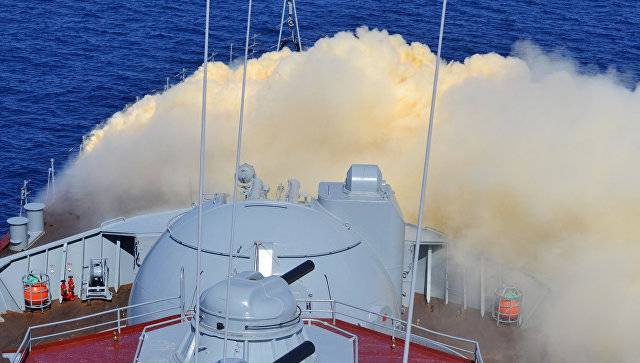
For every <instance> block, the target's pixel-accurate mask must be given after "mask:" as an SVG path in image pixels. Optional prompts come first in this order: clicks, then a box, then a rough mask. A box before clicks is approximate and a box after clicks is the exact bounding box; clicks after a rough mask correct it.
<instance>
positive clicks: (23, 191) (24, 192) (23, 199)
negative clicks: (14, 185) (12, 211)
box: [20, 180, 31, 217]
mask: <svg viewBox="0 0 640 363" xmlns="http://www.w3.org/2000/svg"><path fill="white" fill-rule="evenodd" d="M29 181H30V180H24V181H23V182H22V188H20V217H22V207H24V205H25V204H27V203H29V200H28V199H29V194H31V192H30V191H29Z"/></svg>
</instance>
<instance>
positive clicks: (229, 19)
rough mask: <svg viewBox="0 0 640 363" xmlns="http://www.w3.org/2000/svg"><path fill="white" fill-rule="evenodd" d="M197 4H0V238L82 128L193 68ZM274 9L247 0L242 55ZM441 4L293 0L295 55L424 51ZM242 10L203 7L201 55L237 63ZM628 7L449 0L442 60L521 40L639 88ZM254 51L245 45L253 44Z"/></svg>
mask: <svg viewBox="0 0 640 363" xmlns="http://www.w3.org/2000/svg"><path fill="white" fill-rule="evenodd" d="M204 4H205V2H204V0H201V1H167V0H164V1H163V0H136V1H130V0H126V1H125V0H110V1H69V0H52V1H17V0H0V232H4V231H6V229H7V226H6V223H5V220H6V219H7V218H8V217H10V216H13V215H16V214H17V213H18V210H19V196H20V187H21V185H22V181H23V180H25V179H28V180H31V182H30V186H31V189H32V196H35V195H36V194H37V192H38V191H42V190H43V188H45V187H46V182H47V169H48V166H49V159H50V158H54V159H55V162H56V167H57V168H58V170H61V169H62V168H63V166H64V164H65V163H66V162H68V161H69V160H71V159H72V158H73V157H74V156H75V155H76V154H77V152H78V145H79V144H80V143H81V141H82V137H83V135H86V134H87V133H88V132H89V131H90V130H91V129H92V128H94V127H95V126H96V124H99V123H100V122H102V121H104V120H105V119H107V118H108V117H109V116H110V115H112V114H113V113H115V112H117V111H119V110H121V109H122V108H123V107H124V106H125V105H126V104H128V103H131V102H134V101H135V100H136V97H141V96H143V95H145V94H148V93H152V92H154V91H156V90H161V89H162V88H163V87H164V86H165V84H166V82H167V77H169V80H168V81H169V82H170V83H174V82H177V81H179V79H180V75H179V73H180V72H181V71H182V70H183V69H185V70H186V71H187V72H191V71H193V69H195V68H196V67H197V66H198V65H199V64H201V61H202V54H201V53H202V47H203V42H204V38H203V33H204V32H203V27H204V6H205V5H204ZM281 6H282V2H281V1H274V0H271V1H262V0H256V1H254V16H253V22H252V26H253V34H252V36H253V37H254V39H255V46H253V47H252V54H253V55H254V56H259V55H260V54H261V53H263V52H266V51H270V50H273V49H274V47H275V45H276V43H277V37H278V26H279V21H280V12H281ZM440 6H441V2H440V1H436V0H426V1H412V0H404V1H397V2H396V1H371V0H362V1H338V0H324V1H318V0H298V2H297V7H298V18H299V22H300V33H301V38H302V43H303V46H304V47H309V46H311V45H312V44H313V43H314V42H315V41H316V40H318V39H320V38H322V37H326V36H331V35H333V34H334V33H336V32H338V31H344V30H347V31H352V30H354V29H356V28H357V27H359V26H362V25H366V26H369V27H370V28H380V29H387V30H389V32H391V33H398V34H401V35H403V36H404V37H405V39H407V40H408V41H418V42H422V43H426V44H428V45H429V46H430V47H432V48H435V44H436V40H437V39H436V38H437V30H438V22H439V16H440V13H439V12H440ZM246 7H247V4H246V3H245V2H241V1H225V0H220V1H218V0H213V1H212V18H211V26H212V29H211V55H212V56H213V58H214V59H216V60H223V61H225V62H226V61H228V59H229V47H230V44H231V43H233V45H234V49H235V54H234V56H235V57H238V56H240V52H241V48H242V45H243V38H244V27H245V23H244V22H245V20H246ZM639 23H640V1H638V0H620V1H604V0H582V1H575V0H574V1H566V0H511V1H509V0H473V1H472V0H451V1H450V2H449V4H448V12H447V24H446V30H445V44H444V47H443V57H444V58H446V59H447V60H463V59H464V58H465V57H468V56H471V55H473V54H476V53H487V52H497V53H499V54H503V55H508V54H510V53H511V52H512V47H513V45H514V43H515V42H517V41H520V40H528V41H531V42H533V43H535V44H537V45H538V46H539V47H541V48H542V49H543V50H545V51H547V52H555V53H559V54H561V55H563V56H566V57H571V58H573V59H575V61H576V62H577V63H578V64H579V66H580V69H581V70H582V71H583V72H588V73H593V72H606V71H611V70H614V71H615V72H617V73H618V74H620V76H621V79H622V80H623V83H624V84H626V85H627V87H629V88H634V87H636V86H635V85H636V84H637V82H638V81H640V24H639ZM252 43H253V41H252Z"/></svg>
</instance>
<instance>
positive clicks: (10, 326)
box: [0, 285, 521, 362]
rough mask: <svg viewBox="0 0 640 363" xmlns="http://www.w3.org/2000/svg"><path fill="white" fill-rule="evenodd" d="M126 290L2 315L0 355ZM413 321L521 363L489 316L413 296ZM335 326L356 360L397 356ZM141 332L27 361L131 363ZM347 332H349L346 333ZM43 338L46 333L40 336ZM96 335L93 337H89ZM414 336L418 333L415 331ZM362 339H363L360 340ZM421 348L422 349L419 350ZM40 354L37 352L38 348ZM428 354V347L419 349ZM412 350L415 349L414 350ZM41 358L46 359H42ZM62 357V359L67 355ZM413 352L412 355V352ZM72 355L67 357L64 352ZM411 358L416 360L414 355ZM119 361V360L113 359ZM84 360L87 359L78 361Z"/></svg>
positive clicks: (49, 348)
mask: <svg viewBox="0 0 640 363" xmlns="http://www.w3.org/2000/svg"><path fill="white" fill-rule="evenodd" d="M130 290H131V285H124V286H122V287H121V288H120V289H119V290H118V293H117V294H114V295H113V300H112V301H101V300H92V301H88V302H80V301H78V300H76V301H65V302H63V303H62V304H60V303H58V302H57V301H54V302H53V304H52V307H51V308H50V309H47V310H45V311H44V312H43V313H41V312H29V313H14V312H9V313H6V314H3V315H2V318H3V319H4V322H3V323H0V327H1V328H2V329H0V351H3V352H7V351H14V350H15V349H16V348H17V347H18V345H19V344H20V342H21V340H22V338H23V336H24V334H25V332H26V330H27V328H28V327H29V326H33V325H37V324H42V323H47V322H52V321H60V320H66V319H70V318H74V317H79V316H83V315H89V314H92V313H96V312H99V311H104V310H108V309H113V308H116V307H121V306H126V305H127V304H128V299H129V293H130ZM414 315H415V320H414V323H417V324H418V325H423V326H426V327H428V328H430V329H433V330H437V331H441V332H444V333H447V334H452V335H457V336H464V337H467V338H469V339H474V340H477V341H478V342H479V343H480V347H481V349H482V353H483V356H484V359H485V361H487V362H515V361H519V360H520V358H521V357H520V356H519V354H520V352H521V347H520V346H519V342H520V341H521V339H520V336H521V332H520V329H518V328H513V327H502V326H496V323H495V321H493V320H491V319H490V318H489V317H488V316H485V317H484V318H482V317H481V316H480V313H479V312H478V311H477V310H474V309H468V310H463V309H462V307H461V306H459V305H456V304H448V305H445V304H444V302H443V301H441V300H439V299H432V300H431V303H430V304H426V302H425V299H424V296H423V295H416V301H415V314H414ZM100 319H107V317H106V316H104V317H96V321H95V323H98V322H100ZM337 324H338V325H337V326H338V327H340V328H344V329H345V330H350V331H352V332H353V333H354V334H356V335H358V340H359V345H360V347H361V348H360V360H361V361H366V362H386V361H395V360H396V359H398V360H399V359H400V358H401V356H402V340H401V339H396V343H395V344H396V347H395V348H394V347H392V343H391V339H389V337H388V336H386V335H384V334H381V333H377V332H374V331H371V330H367V329H364V328H360V327H358V326H354V325H352V324H349V323H346V322H342V321H339V322H338V323H337ZM65 328H73V326H66V327H65ZM142 328H143V327H137V328H136V327H128V328H125V330H123V333H122V334H121V335H120V337H118V340H116V341H114V340H113V333H108V334H106V335H104V334H103V335H99V334H97V335H96V334H94V335H89V336H87V335H86V332H83V333H85V335H84V336H81V335H82V334H76V335H75V336H74V335H67V336H66V337H67V338H69V337H71V339H67V340H65V341H64V342H65V343H64V344H62V345H61V341H56V342H55V344H52V345H51V344H49V343H47V342H43V343H42V344H40V345H37V346H36V347H42V348H43V350H42V351H41V352H42V354H35V355H32V358H31V359H33V360H30V361H31V362H51V361H59V360H58V359H57V358H56V359H54V358H48V359H45V358H44V357H59V355H58V354H62V353H61V352H62V351H61V350H60V349H61V348H57V347H62V346H65V344H70V345H69V347H70V348H73V349H72V350H70V351H68V352H67V353H69V352H75V351H77V352H78V354H80V353H81V352H82V350H83V349H88V348H86V347H87V346H91V347H93V348H91V350H97V351H100V352H103V353H104V354H109V356H108V357H106V356H105V355H104V354H103V355H101V356H100V357H101V358H100V359H97V358H96V360H83V361H87V362H93V361H96V362H97V361H104V360H107V359H109V360H113V361H117V362H120V361H127V362H131V359H132V355H131V354H134V352H135V346H136V345H137V337H138V336H139V334H140V331H141V330H142ZM347 328H348V329H347ZM54 330H55V327H53V328H52V329H51V332H53V331H54ZM43 333H45V332H43ZM93 333H95V332H93ZM416 333H419V332H418V331H416ZM361 334H362V336H361ZM129 345H133V352H129V353H127V352H128V351H129V349H130V347H129ZM418 347H420V348H424V347H421V346H418ZM38 349H40V348H38ZM424 349H427V348H424ZM414 350H416V348H414ZM45 353H46V354H45ZM67 353H65V354H67ZM412 353H413V351H412ZM69 354H71V353H69ZM415 354H416V356H415V357H416V359H417V358H418V355H417V354H418V353H415ZM440 354H443V355H444V356H445V357H447V358H446V359H451V358H453V359H454V360H446V359H444V360H443V358H442V357H441V356H440ZM118 357H121V358H118ZM83 359H88V358H86V357H85V356H83ZM420 359H421V360H416V362H452V361H459V360H456V358H455V357H452V356H450V355H447V354H444V353H441V352H439V351H435V350H428V351H427V352H426V353H425V356H424V357H422V358H420Z"/></svg>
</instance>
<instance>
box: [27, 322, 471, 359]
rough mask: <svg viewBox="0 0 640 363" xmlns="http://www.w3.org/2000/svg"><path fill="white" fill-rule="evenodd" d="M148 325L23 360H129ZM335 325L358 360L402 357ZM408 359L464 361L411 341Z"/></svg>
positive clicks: (383, 342) (385, 342) (50, 347)
mask: <svg viewBox="0 0 640 363" xmlns="http://www.w3.org/2000/svg"><path fill="white" fill-rule="evenodd" d="M149 324H150V323H144V324H138V325H133V326H130V327H125V328H123V329H122V331H121V333H120V334H116V333H115V332H106V333H97V334H90V335H85V336H79V337H75V338H70V339H65V340H61V341H55V342H49V343H43V344H39V345H35V346H34V347H33V349H32V351H31V353H29V355H28V356H27V357H26V360H25V362H26V363H49V362H62V361H79V362H85V363H92V362H96V363H98V362H116V363H119V362H123V363H124V362H127V363H129V362H132V361H133V359H134V358H135V353H136V348H137V346H138V342H139V337H140V334H141V333H142V331H143V329H144V327H145V326H146V325H149ZM335 326H336V327H338V328H340V329H344V330H346V331H349V332H350V333H352V334H354V335H356V336H357V337H358V358H359V362H365V363H382V362H398V361H401V360H402V344H403V341H402V339H396V345H392V344H391V342H392V341H391V339H390V337H389V336H387V335H385V334H382V333H378V332H375V331H373V330H369V329H365V328H362V327H360V326H357V325H353V324H350V323H347V322H344V321H340V320H337V321H336V323H335ZM410 361H411V362H420V363H456V362H468V361H467V360H465V359H462V358H458V357H455V356H452V355H449V354H446V353H443V352H440V351H437V350H434V349H429V348H426V347H423V346H421V345H418V344H413V343H412V344H411V355H410Z"/></svg>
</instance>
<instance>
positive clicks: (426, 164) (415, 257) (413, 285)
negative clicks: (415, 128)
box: [402, 0, 447, 363]
mask: <svg viewBox="0 0 640 363" xmlns="http://www.w3.org/2000/svg"><path fill="white" fill-rule="evenodd" d="M446 10H447V0H442V15H441V16H440V32H439V34H438V51H437V52H436V67H435V72H434V76H433V91H432V93H431V110H430V111H429V129H428V131H427V147H426V150H425V155H424V165H423V168H422V186H421V188H420V206H419V208H418V230H417V231H416V246H415V247H414V249H413V270H412V271H411V275H412V276H411V289H410V290H409V313H408V314H407V331H406V334H405V337H404V351H403V353H402V362H403V363H407V362H408V361H409V345H410V342H411V326H412V322H413V308H414V300H415V299H414V295H415V294H416V272H417V271H418V258H419V256H420V241H421V240H422V219H423V217H424V201H425V193H426V191H427V177H428V176H429V159H430V156H431V137H432V135H433V118H434V115H435V112H436V96H437V95H438V74H439V72H440V52H441V51H442V36H443V34H444V18H445V12H446Z"/></svg>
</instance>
